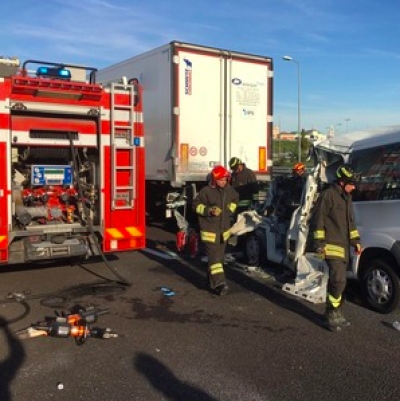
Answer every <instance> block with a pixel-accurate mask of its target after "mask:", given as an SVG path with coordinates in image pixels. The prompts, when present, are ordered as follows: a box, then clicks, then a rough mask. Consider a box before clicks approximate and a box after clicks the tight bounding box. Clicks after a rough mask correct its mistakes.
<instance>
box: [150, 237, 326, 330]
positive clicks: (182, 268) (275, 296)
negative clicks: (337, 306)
mask: <svg viewBox="0 0 400 401" xmlns="http://www.w3.org/2000/svg"><path fill="white" fill-rule="evenodd" d="M148 246H149V247H150V248H152V249H154V248H157V246H158V247H159V243H158V242H157V241H151V240H150V241H148ZM163 247H164V249H165V251H167V252H168V251H171V250H172V249H173V247H172V246H170V244H168V243H166V244H164V245H163ZM174 252H175V253H176V250H175V251H174ZM147 256H148V257H150V258H154V260H157V261H158V262H160V263H162V264H163V265H164V266H165V267H167V268H168V269H169V270H171V271H172V272H174V273H175V274H177V275H179V276H181V277H182V278H184V279H185V280H187V281H188V282H190V283H192V284H193V285H195V286H196V287H197V288H198V289H203V290H205V289H206V288H207V285H206V284H207V283H206V269H207V267H206V265H205V264H202V263H201V262H200V260H199V258H197V259H194V260H193V259H189V258H188V257H185V256H180V255H178V258H177V259H173V258H171V259H170V260H167V261H166V260H162V258H160V257H157V256H153V257H152V256H151V255H147ZM189 264H190V265H191V266H192V268H188V267H187V266H188V265H189ZM194 267H195V268H194ZM199 270H204V276H203V275H201V273H200V272H199ZM225 274H226V278H227V279H228V285H229V281H231V282H233V283H235V284H236V285H238V286H240V287H242V288H244V289H246V290H248V291H251V292H253V293H255V294H258V295H260V296H262V297H264V298H266V299H268V300H269V301H271V302H273V303H274V304H276V305H277V306H279V307H282V308H285V309H287V310H289V311H291V312H295V313H297V314H298V315H300V316H302V317H303V318H305V319H307V320H309V321H311V322H312V323H314V324H316V325H318V326H321V323H322V315H321V314H320V313H318V312H316V311H314V310H313V309H312V304H310V307H308V306H307V305H305V304H304V303H303V302H305V301H302V300H300V299H297V298H294V297H292V296H291V295H289V294H286V293H284V292H283V291H282V290H280V289H279V288H276V287H274V286H273V284H272V283H266V282H261V281H259V280H257V279H256V278H254V277H252V276H251V275H249V274H247V273H246V272H245V271H244V270H243V271H241V270H240V269H238V268H233V267H230V266H229V265H226V266H225ZM228 296H229V294H228Z"/></svg>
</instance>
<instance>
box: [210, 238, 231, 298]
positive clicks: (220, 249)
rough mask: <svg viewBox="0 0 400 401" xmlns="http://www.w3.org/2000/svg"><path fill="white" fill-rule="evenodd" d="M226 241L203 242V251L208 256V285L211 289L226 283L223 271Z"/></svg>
mask: <svg viewBox="0 0 400 401" xmlns="http://www.w3.org/2000/svg"><path fill="white" fill-rule="evenodd" d="M226 244H227V243H226V242H221V243H219V244H215V243H210V242H205V243H204V246H205V251H206V255H207V257H208V273H207V277H208V285H209V286H210V288H211V289H213V290H214V289H216V288H217V287H219V286H220V285H223V284H226V282H225V272H224V255H225V249H226Z"/></svg>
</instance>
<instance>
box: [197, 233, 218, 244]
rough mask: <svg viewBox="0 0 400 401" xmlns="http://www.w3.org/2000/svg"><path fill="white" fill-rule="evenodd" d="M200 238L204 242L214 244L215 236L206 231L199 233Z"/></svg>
mask: <svg viewBox="0 0 400 401" xmlns="http://www.w3.org/2000/svg"><path fill="white" fill-rule="evenodd" d="M200 238H201V240H202V241H204V242H216V239H217V234H215V233H210V232H208V231H200Z"/></svg>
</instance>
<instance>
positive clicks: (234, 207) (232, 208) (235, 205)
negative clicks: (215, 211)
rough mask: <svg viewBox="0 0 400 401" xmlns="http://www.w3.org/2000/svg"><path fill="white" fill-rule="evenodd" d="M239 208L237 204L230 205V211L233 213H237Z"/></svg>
mask: <svg viewBox="0 0 400 401" xmlns="http://www.w3.org/2000/svg"><path fill="white" fill-rule="evenodd" d="M236 208H237V204H236V203H233V202H232V203H228V209H229V210H230V211H231V213H235V210H236Z"/></svg>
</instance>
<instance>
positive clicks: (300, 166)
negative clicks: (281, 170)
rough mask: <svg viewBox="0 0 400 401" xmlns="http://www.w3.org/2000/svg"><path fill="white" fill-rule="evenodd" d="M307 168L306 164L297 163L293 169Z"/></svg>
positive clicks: (297, 170) (301, 169)
mask: <svg viewBox="0 0 400 401" xmlns="http://www.w3.org/2000/svg"><path fill="white" fill-rule="evenodd" d="M305 169H306V166H305V165H304V164H303V163H296V164H295V165H294V166H293V171H296V172H299V171H303V170H305Z"/></svg>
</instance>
